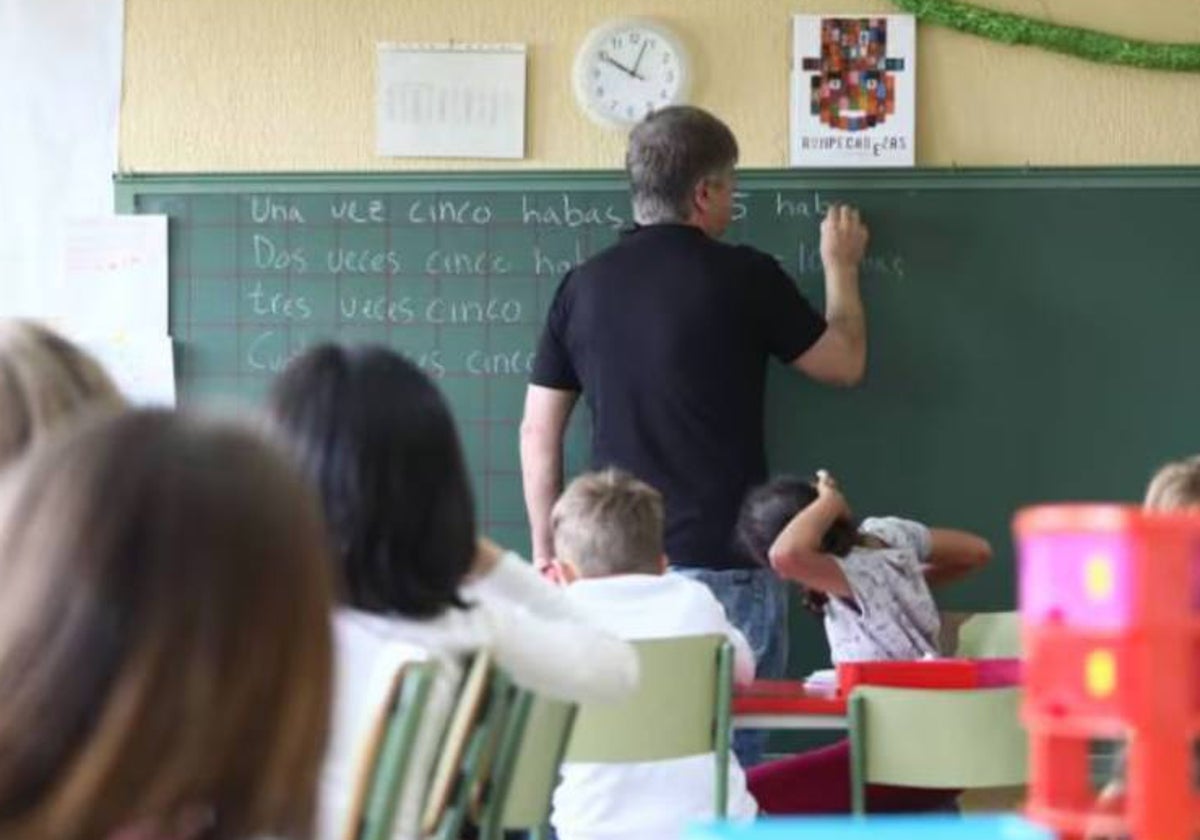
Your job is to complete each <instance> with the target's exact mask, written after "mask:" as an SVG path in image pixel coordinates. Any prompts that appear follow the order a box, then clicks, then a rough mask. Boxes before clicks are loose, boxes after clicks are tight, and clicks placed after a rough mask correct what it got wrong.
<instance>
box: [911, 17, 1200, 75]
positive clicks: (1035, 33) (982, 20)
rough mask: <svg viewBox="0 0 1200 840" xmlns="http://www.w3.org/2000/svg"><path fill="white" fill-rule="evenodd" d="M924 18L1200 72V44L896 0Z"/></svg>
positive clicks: (1107, 58)
mask: <svg viewBox="0 0 1200 840" xmlns="http://www.w3.org/2000/svg"><path fill="white" fill-rule="evenodd" d="M892 3H893V4H894V5H896V6H899V7H900V8H901V9H904V10H905V11H906V12H910V13H911V14H913V15H916V17H917V18H918V19H920V20H923V21H927V22H928V23H936V24H939V25H941V26H948V27H950V28H951V29H957V30H959V31H960V32H967V33H970V34H972V35H981V36H983V37H984V38H991V39H993V40H995V41H1002V42H1003V43H1005V44H1029V45H1032V46H1035V47H1042V48H1044V49H1047V50H1053V51H1054V52H1060V53H1066V54H1067V55H1073V56H1076V57H1078V58H1086V59H1088V60H1089V61H1098V62H1102V63H1104V64H1124V65H1128V66H1130V67H1142V68H1144V69H1147V70H1175V71H1179V72H1187V73H1197V72H1200V44H1156V43H1153V42H1151V41H1133V40H1128V39H1125V38H1120V37H1118V36H1116V35H1109V34H1107V33H1104V32H1096V31H1095V30H1092V29H1081V28H1079V27H1076V26H1059V25H1058V24H1055V23H1046V22H1045V21H1041V20H1034V19H1033V18H1027V17H1023V16H1021V15H1014V14H1009V13H1008V12H996V11H992V10H991V9H981V8H979V7H978V6H972V5H969V4H967V3H959V2H956V0H892Z"/></svg>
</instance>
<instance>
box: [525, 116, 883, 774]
mask: <svg viewBox="0 0 1200 840" xmlns="http://www.w3.org/2000/svg"><path fill="white" fill-rule="evenodd" d="M737 157H738V148H737V141H736V140H735V139H734V136H733V133H732V132H731V131H730V130H729V128H728V127H727V126H726V125H725V124H724V123H722V122H721V121H720V120H718V119H717V118H716V117H714V116H712V115H711V114H709V113H707V112H705V111H702V110H700V109H698V108H692V107H685V106H681V107H672V108H665V109H663V110H661V111H656V112H654V113H653V114H651V115H650V116H648V117H647V118H646V119H645V120H643V121H642V122H641V123H639V124H638V125H637V126H636V127H635V128H634V129H633V131H632V132H631V134H630V137H629V148H628V152H627V156H626V167H627V170H628V172H629V178H630V182H631V186H632V193H633V215H634V219H635V221H636V223H637V224H636V225H635V227H634V228H633V230H631V231H629V232H627V233H625V234H624V235H623V237H622V238H621V240H620V241H619V242H618V243H617V244H616V245H614V246H612V247H611V248H609V249H607V250H605V251H603V252H602V253H600V254H598V255H596V256H594V257H592V258H591V259H590V260H588V261H587V262H585V263H583V264H582V265H579V266H577V267H576V268H574V269H573V270H571V271H570V272H568V273H567V275H566V276H565V277H564V278H563V280H562V282H561V283H560V285H559V287H558V290H557V291H556V293H555V296H554V300H553V302H552V303H551V305H550V310H549V314H548V316H547V320H546V325H545V329H544V331H543V333H542V337H541V340H540V342H539V345H538V349H537V355H536V358H535V361H534V365H533V375H532V377H531V379H530V385H529V388H528V391H527V392H526V397H525V415H524V418H523V420H522V422H521V469H522V475H523V480H524V489H525V504H526V508H527V510H528V513H529V521H530V526H531V528H532V537H533V554H534V559H535V562H538V563H539V565H543V566H544V565H547V564H549V562H550V560H551V559H552V554H553V549H552V542H551V533H550V508H551V506H552V505H553V503H554V500H555V499H556V498H557V496H558V493H559V491H560V489H561V486H562V449H563V436H564V432H565V429H566V425H567V420H568V418H569V417H570V414H571V411H572V409H573V408H574V406H575V403H576V400H577V398H578V396H579V395H580V394H581V393H582V394H583V396H584V398H585V399H586V400H587V402H588V406H589V408H590V409H591V412H592V419H593V430H592V466H593V467H594V468H602V467H608V466H616V467H621V468H623V469H625V470H628V471H629V472H631V473H633V474H634V475H636V476H637V477H638V478H640V479H642V480H643V481H645V482H647V483H648V484H650V485H651V486H653V487H655V488H656V489H658V490H659V491H660V492H661V493H662V494H663V497H664V499H665V501H666V549H667V556H668V559H669V561H670V563H671V567H672V568H673V569H675V570H677V571H680V572H683V573H685V574H689V575H692V576H694V577H696V578H698V579H700V580H701V581H703V582H704V583H706V584H707V585H708V586H709V587H710V588H711V589H712V590H713V592H714V594H715V595H716V596H717V598H718V599H719V600H720V601H721V602H722V603H723V604H724V605H725V609H726V612H727V613H728V614H729V618H730V620H731V621H732V622H733V623H734V624H735V625H736V626H737V627H739V628H740V629H741V630H742V632H743V633H744V634H745V635H746V637H747V639H748V640H749V641H750V644H751V646H752V647H753V648H754V652H755V657H756V659H757V661H758V673H759V676H761V677H778V676H782V675H783V673H784V669H785V667H786V663H787V594H786V589H785V588H784V586H783V584H782V583H781V582H780V581H778V580H777V579H776V578H775V576H774V573H773V572H771V571H770V570H769V569H761V568H749V567H746V566H745V565H744V564H743V563H741V562H740V561H739V560H738V559H737V558H736V556H735V553H734V551H733V548H732V536H733V527H734V523H735V522H736V519H737V514H738V509H739V506H740V504H741V501H742V497H743V496H744V495H745V493H746V491H747V490H748V489H749V488H750V487H751V486H753V485H755V484H757V483H759V482H761V481H763V480H764V479H765V478H766V475H767V465H766V455H765V446H764V440H763V438H764V431H763V397H764V386H765V379H766V362H767V357H768V356H774V357H775V358H777V359H779V360H781V361H783V362H784V363H786V364H789V365H791V366H792V367H794V368H796V369H798V370H800V371H801V372H803V373H804V374H806V375H808V376H809V377H811V378H813V379H815V380H818V381H820V382H826V383H830V384H834V385H843V386H849V385H854V384H856V383H858V382H859V381H860V380H861V379H862V376H863V372H864V369H865V367H866V344H867V341H866V323H865V319H864V315H863V306H862V298H861V296H860V294H859V289H858V267H859V263H860V262H861V260H862V257H863V252H864V250H865V248H866V243H867V229H866V227H865V226H864V225H863V223H862V222H861V221H860V219H859V216H858V212H857V211H855V210H853V209H851V208H849V207H844V206H834V207H831V208H830V209H829V212H828V216H827V217H826V219H825V221H824V223H823V224H822V225H821V257H822V261H823V263H824V267H825V315H824V317H822V316H821V314H820V313H818V312H817V311H816V310H814V309H813V308H812V306H810V305H809V303H808V302H807V301H806V300H805V299H804V298H803V297H802V296H801V295H800V293H799V291H798V290H797V289H796V286H795V285H794V284H793V282H792V281H791V279H790V278H789V277H788V276H787V274H785V273H784V271H783V269H782V268H781V267H780V266H779V264H778V263H777V262H776V260H775V259H774V258H773V257H771V256H769V255H767V254H764V253H762V252H760V251H757V250H755V249H754V248H750V247H747V246H733V245H726V244H723V243H721V242H719V241H718V239H719V237H720V236H721V235H722V234H723V233H724V232H725V229H726V228H727V227H728V225H729V222H730V218H731V215H732V212H733V192H734V183H735V181H734V171H733V170H734V166H735V164H736V163H737ZM758 744H759V748H760V749H761V741H759V742H758ZM755 752H756V750H755V749H754V748H753V747H750V746H749V745H746V744H743V745H742V748H741V749H739V757H741V758H743V763H753V762H754V760H755V759H756V756H755V754H754V753H755ZM745 759H749V761H745Z"/></svg>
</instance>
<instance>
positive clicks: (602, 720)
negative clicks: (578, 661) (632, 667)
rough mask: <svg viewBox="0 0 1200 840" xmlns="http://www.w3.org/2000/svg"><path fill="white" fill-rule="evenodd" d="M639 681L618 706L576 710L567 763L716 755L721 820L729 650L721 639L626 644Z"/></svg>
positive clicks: (725, 773) (727, 734) (712, 636)
mask: <svg viewBox="0 0 1200 840" xmlns="http://www.w3.org/2000/svg"><path fill="white" fill-rule="evenodd" d="M633 646H634V648H635V649H636V650H637V653H638V659H639V665H640V678H639V682H638V689H637V691H635V692H634V694H633V696H632V697H630V698H629V699H627V700H625V701H623V702H620V703H585V704H582V705H580V707H579V713H578V715H577V716H576V719H575V727H574V730H573V731H572V733H571V740H570V741H569V742H568V744H567V755H566V760H567V761H577V762H590V763H598V764H613V763H629V762H637V761H661V760H664V759H668V758H683V757H685V756H691V755H703V754H705V753H715V755H716V763H717V767H716V786H717V789H716V791H715V806H716V813H717V815H718V816H723V815H724V813H725V804H726V802H725V800H726V793H727V790H726V788H727V784H728V769H729V739H730V703H731V698H732V690H733V689H732V686H733V650H732V647H731V646H730V644H729V642H728V640H727V639H726V638H725V637H724V636H723V635H720V634H708V635H703V636H680V637H676V638H669V639H642V640H635V641H633Z"/></svg>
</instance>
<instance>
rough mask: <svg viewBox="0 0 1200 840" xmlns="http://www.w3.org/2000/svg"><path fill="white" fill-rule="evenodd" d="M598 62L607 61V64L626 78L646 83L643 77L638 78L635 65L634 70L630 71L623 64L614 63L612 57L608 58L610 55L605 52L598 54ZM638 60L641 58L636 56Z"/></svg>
mask: <svg viewBox="0 0 1200 840" xmlns="http://www.w3.org/2000/svg"><path fill="white" fill-rule="evenodd" d="M600 60H601V61H607V62H608V63H609V64H611V65H612V66H613V67H616V68H617V69H618V70H620V71H621V72H622V73H624V74H625V75H626V76H630V77H632V78H634V79H637V80H638V81H642V82H644V81H646V79H645V78H644V77H643V76H639V75H638V74H637V72H636V70H637V67H636V65H635V67H634V69H633V70H630V69H629V68H628V67H626V66H625V65H624V64H620V63H618V62H617V61H615V60H614V59H613V57H612V56H610V55H609V54H608V53H606V52H602V53H600ZM638 60H639V61H640V60H641V56H640V55H639V56H638Z"/></svg>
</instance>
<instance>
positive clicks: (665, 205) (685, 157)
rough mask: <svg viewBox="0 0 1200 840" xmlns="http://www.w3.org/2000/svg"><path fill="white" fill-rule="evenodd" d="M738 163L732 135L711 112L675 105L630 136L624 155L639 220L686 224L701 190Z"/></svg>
mask: <svg viewBox="0 0 1200 840" xmlns="http://www.w3.org/2000/svg"><path fill="white" fill-rule="evenodd" d="M737 159H738V147H737V140H736V139H735V138H734V136H733V132H732V131H730V130H729V126H727V125H725V123H723V122H721V121H720V120H719V119H717V118H716V117H714V116H713V115H712V114H710V113H708V111H705V110H702V109H700V108H693V107H691V106H690V105H676V106H672V107H670V108H663V109H662V110H661V111H654V112H652V113H651V114H650V115H649V116H647V117H646V118H645V119H644V120H642V121H641V122H640V123H638V124H637V125H636V126H634V129H633V131H631V132H630V133H629V149H628V151H627V152H626V154H625V169H626V170H627V171H628V173H629V182H630V185H631V187H632V189H633V218H634V220H635V221H636V222H638V224H643V225H652V224H659V223H662V222H686V221H687V219H688V216H689V215H690V212H691V198H692V191H693V190H694V189H695V188H696V185H697V184H698V183H700V181H701V180H703V179H704V178H712V177H717V176H720V175H723V174H725V173H727V172H728V171H730V170H732V169H733V167H734V165H735V164H736V163H737Z"/></svg>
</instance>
